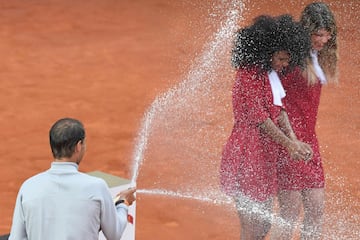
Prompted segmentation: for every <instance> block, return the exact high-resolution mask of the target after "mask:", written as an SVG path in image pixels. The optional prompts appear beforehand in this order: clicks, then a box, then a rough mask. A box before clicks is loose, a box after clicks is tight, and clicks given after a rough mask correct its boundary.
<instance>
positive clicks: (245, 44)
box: [231, 15, 311, 71]
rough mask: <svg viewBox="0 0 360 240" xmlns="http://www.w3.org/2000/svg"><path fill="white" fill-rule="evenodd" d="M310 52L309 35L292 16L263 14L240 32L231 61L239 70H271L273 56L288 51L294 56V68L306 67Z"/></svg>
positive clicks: (291, 62)
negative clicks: (243, 68)
mask: <svg viewBox="0 0 360 240" xmlns="http://www.w3.org/2000/svg"><path fill="white" fill-rule="evenodd" d="M310 49H311V42H310V39H309V38H308V34H307V33H306V31H305V30H304V28H303V27H302V26H301V25H300V24H299V23H298V22H295V21H294V20H293V18H292V17H291V16H290V15H281V16H278V17H271V16H266V15H261V16H259V17H257V18H255V19H254V22H253V24H252V25H251V26H248V27H245V28H242V29H240V30H238V31H237V32H236V35H235V41H234V46H233V49H232V54H231V62H232V65H233V66H234V67H235V68H240V67H253V66H256V67H258V68H259V69H260V70H261V71H269V70H271V58H272V55H273V54H274V53H275V52H278V51H287V52H288V53H289V54H290V57H291V59H290V62H289V66H290V67H294V66H304V65H305V59H306V58H307V57H308V56H309V53H310Z"/></svg>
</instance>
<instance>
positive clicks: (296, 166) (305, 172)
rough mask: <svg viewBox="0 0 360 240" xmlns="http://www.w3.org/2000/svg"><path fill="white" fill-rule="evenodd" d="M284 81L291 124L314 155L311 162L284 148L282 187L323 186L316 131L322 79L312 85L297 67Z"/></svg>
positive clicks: (280, 162) (279, 165) (280, 166)
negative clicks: (290, 154)
mask: <svg viewBox="0 0 360 240" xmlns="http://www.w3.org/2000/svg"><path fill="white" fill-rule="evenodd" d="M281 81H282V84H283V86H284V89H285V91H286V97H285V98H284V99H283V103H284V105H285V107H286V111H287V114H288V116H289V120H290V123H291V126H292V128H293V129H294V132H295V134H296V136H297V138H298V139H299V140H300V141H303V142H306V143H308V144H310V145H311V147H312V150H313V152H314V156H313V158H312V159H311V160H310V161H309V162H304V161H302V160H300V161H297V160H292V159H291V158H290V157H289V155H288V154H287V153H286V151H285V150H282V151H281V154H280V155H279V156H280V158H279V160H278V163H277V171H278V181H279V189H281V190H303V189H307V188H323V187H324V182H325V180H324V171H323V166H322V163H321V157H320V151H319V144H318V140H317V137H316V133H315V125H316V119H317V113H318V108H319V102H320V94H321V83H320V82H318V83H316V84H314V85H311V86H309V85H308V83H307V80H306V79H305V78H303V77H302V75H301V70H300V69H295V70H294V71H293V72H292V73H290V74H288V75H287V76H286V77H284V78H283V79H282V80H281Z"/></svg>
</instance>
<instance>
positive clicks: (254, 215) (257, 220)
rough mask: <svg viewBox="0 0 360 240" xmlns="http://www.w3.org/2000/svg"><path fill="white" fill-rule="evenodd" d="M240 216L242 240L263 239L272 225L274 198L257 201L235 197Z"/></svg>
mask: <svg viewBox="0 0 360 240" xmlns="http://www.w3.org/2000/svg"><path fill="white" fill-rule="evenodd" d="M235 202H236V208H237V211H238V215H239V218H240V225H241V230H240V239H241V240H262V239H264V238H265V236H266V234H267V233H268V232H269V230H270V227H271V214H272V208H273V199H269V200H267V201H264V202H256V201H253V200H250V199H248V198H246V197H239V198H236V199H235Z"/></svg>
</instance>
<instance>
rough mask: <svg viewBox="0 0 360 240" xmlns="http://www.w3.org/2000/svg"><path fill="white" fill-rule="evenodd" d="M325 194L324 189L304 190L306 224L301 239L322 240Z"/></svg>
mask: <svg viewBox="0 0 360 240" xmlns="http://www.w3.org/2000/svg"><path fill="white" fill-rule="evenodd" d="M324 199H325V193H324V189H323V188H314V189H306V190H303V202H304V223H303V226H302V231H301V238H302V239H306V240H313V239H314V240H315V239H316V240H317V239H321V230H322V222H323V215H324Z"/></svg>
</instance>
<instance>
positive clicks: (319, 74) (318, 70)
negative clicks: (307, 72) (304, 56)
mask: <svg viewBox="0 0 360 240" xmlns="http://www.w3.org/2000/svg"><path fill="white" fill-rule="evenodd" d="M310 55H311V59H312V62H313V65H314V70H315V74H316V76H317V77H318V78H319V80H320V83H321V84H326V82H327V81H326V77H325V73H324V71H323V70H322V68H321V66H320V64H319V61H318V57H317V56H318V52H317V51H315V50H313V51H311V52H310Z"/></svg>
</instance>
